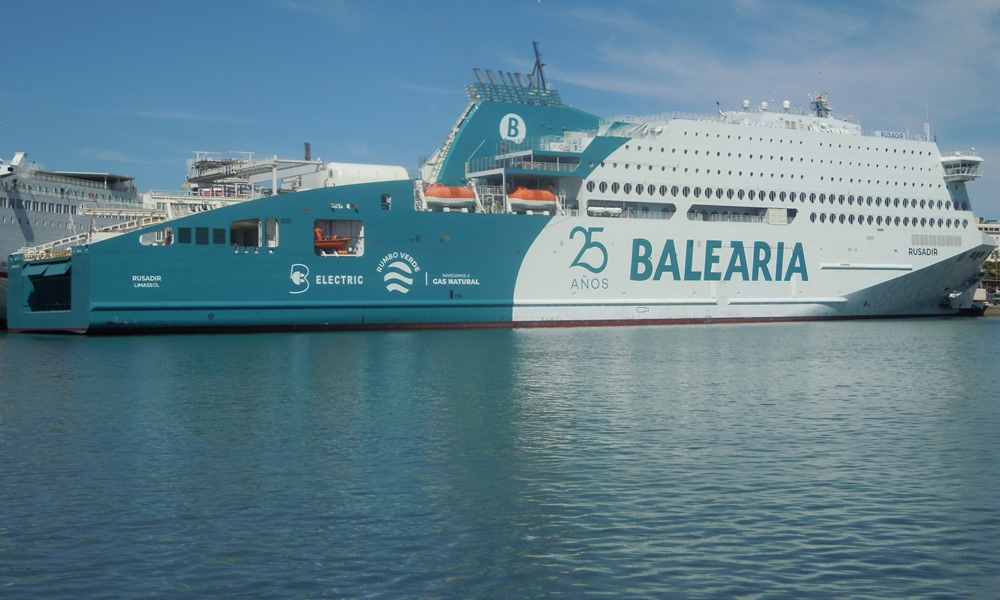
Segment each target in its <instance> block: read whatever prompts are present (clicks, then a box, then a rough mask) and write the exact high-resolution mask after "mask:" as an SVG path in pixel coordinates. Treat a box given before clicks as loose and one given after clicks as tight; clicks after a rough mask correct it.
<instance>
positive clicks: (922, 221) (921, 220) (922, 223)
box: [920, 217, 927, 227]
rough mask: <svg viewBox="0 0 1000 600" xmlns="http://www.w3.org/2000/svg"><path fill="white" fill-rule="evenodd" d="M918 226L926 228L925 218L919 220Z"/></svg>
mask: <svg viewBox="0 0 1000 600" xmlns="http://www.w3.org/2000/svg"><path fill="white" fill-rule="evenodd" d="M920 226H921V227H926V226H927V218H926V217H925V218H922V219H920Z"/></svg>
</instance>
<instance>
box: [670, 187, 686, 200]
mask: <svg viewBox="0 0 1000 600" xmlns="http://www.w3.org/2000/svg"><path fill="white" fill-rule="evenodd" d="M678 191H679V190H678V189H677V186H676V185H675V186H674V187H672V188H670V195H671V196H673V197H675V198H676V197H677V192H678ZM684 195H685V196H687V194H684Z"/></svg>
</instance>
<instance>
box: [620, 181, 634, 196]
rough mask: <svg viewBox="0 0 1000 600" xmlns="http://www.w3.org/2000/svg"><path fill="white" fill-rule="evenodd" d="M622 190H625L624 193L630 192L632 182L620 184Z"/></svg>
mask: <svg viewBox="0 0 1000 600" xmlns="http://www.w3.org/2000/svg"><path fill="white" fill-rule="evenodd" d="M622 191H623V192H625V193H626V194H631V193H632V184H631V183H626V184H625V185H623V186H622Z"/></svg>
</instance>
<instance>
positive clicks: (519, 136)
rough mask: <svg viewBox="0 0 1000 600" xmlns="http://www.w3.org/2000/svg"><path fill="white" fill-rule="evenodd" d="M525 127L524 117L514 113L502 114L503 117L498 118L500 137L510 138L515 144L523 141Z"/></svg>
mask: <svg viewBox="0 0 1000 600" xmlns="http://www.w3.org/2000/svg"><path fill="white" fill-rule="evenodd" d="M526 129H527V127H525V125H524V119H522V118H521V117H519V116H517V115H515V114H514V113H509V114H507V115H504V118H503V119H500V137H502V138H503V139H505V140H510V141H512V142H514V143H515V144H520V143H521V142H523V141H524V134H525V133H526V132H525V130H526Z"/></svg>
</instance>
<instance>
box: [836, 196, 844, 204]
mask: <svg viewBox="0 0 1000 600" xmlns="http://www.w3.org/2000/svg"><path fill="white" fill-rule="evenodd" d="M844 200H845V198H844V195H843V194H841V195H840V197H839V198H838V199H837V201H838V202H840V203H841V204H843V203H844Z"/></svg>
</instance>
